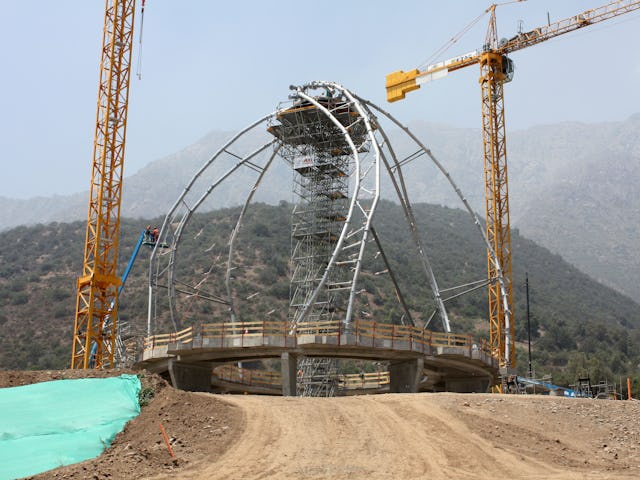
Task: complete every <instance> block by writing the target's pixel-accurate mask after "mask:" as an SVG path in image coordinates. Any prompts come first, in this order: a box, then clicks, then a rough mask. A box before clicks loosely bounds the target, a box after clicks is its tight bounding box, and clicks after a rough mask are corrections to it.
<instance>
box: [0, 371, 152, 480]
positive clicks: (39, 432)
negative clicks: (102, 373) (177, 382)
mask: <svg viewBox="0 0 640 480" xmlns="http://www.w3.org/2000/svg"><path fill="white" fill-rule="evenodd" d="M139 391H140V380H139V379H138V378H137V377H136V376H135V375H121V376H119V377H110V378H83V379H80V380H56V381H52V382H43V383H36V384H33V385H25V386H22V387H13V388H0V480H5V479H15V478H20V477H25V476H28V475H34V474H37V473H40V472H44V471H46V470H50V469H52V468H57V467H60V466H61V465H69V464H72V463H77V462H81V461H83V460H88V459H90V458H94V457H97V456H98V455H100V454H101V453H102V451H103V450H104V449H105V448H106V447H108V446H109V445H110V444H111V442H112V441H113V439H114V437H115V436H116V435H117V434H118V433H119V432H120V431H122V429H123V428H124V426H125V424H126V423H127V422H128V421H129V420H131V419H132V418H134V417H136V416H137V415H138V414H139V413H140V406H139V404H138V392H139Z"/></svg>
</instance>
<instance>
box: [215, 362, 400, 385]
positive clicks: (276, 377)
mask: <svg viewBox="0 0 640 480" xmlns="http://www.w3.org/2000/svg"><path fill="white" fill-rule="evenodd" d="M213 374H214V375H215V376H216V377H218V378H219V379H220V380H223V381H226V382H231V383H238V384H241V385H248V386H257V387H267V388H276V387H277V388H279V387H280V386H281V385H282V375H281V374H280V372H276V371H271V370H257V369H248V368H242V367H238V366H237V365H231V364H226V365H220V366H218V367H215V368H214V369H213ZM390 381H391V380H390V374H389V372H388V371H386V370H385V371H380V372H372V373H346V374H340V375H338V388H340V389H344V390H356V389H372V388H384V387H385V386H387V385H389V383H390Z"/></svg>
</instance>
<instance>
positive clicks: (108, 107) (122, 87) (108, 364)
mask: <svg viewBox="0 0 640 480" xmlns="http://www.w3.org/2000/svg"><path fill="white" fill-rule="evenodd" d="M134 11H135V0H106V2H105V21H104V31H103V39H102V57H101V61H100V80H99V86H98V106H97V114H96V129H95V135H94V143H93V161H92V168H91V186H90V192H89V211H88V220H87V230H86V235H85V247H84V264H83V270H82V275H81V276H80V277H79V278H78V279H77V298H76V314H75V322H74V332H73V351H72V355H71V368H76V369H77V368H112V367H113V363H114V349H115V348H114V346H115V342H116V330H117V323H118V287H119V285H120V283H121V281H120V278H119V277H118V276H117V275H116V266H117V262H118V240H119V234H120V201H121V195H122V174H123V161H124V149H125V140H126V130H127V110H128V99H129V77H130V71H131V50H132V44H133V22H134Z"/></svg>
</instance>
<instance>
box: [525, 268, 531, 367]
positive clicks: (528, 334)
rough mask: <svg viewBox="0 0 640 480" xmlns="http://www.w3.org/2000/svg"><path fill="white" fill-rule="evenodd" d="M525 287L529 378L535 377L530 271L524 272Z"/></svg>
mask: <svg viewBox="0 0 640 480" xmlns="http://www.w3.org/2000/svg"><path fill="white" fill-rule="evenodd" d="M524 287H525V291H526V292H527V339H528V343H529V378H533V371H532V369H531V319H530V317H529V273H528V272H525V274H524Z"/></svg>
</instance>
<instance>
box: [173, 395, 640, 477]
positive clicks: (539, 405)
mask: <svg viewBox="0 0 640 480" xmlns="http://www.w3.org/2000/svg"><path fill="white" fill-rule="evenodd" d="M216 398H218V399H220V398H222V399H223V401H224V402H228V403H230V404H232V405H234V406H236V407H238V408H239V409H240V410H241V411H242V412H243V415H244V425H245V426H244V431H243V432H242V433H241V435H240V437H239V440H238V441H237V442H236V443H234V444H233V445H231V446H230V448H229V449H228V450H227V451H226V453H224V454H223V455H222V456H220V457H218V458H211V459H210V461H209V462H206V463H203V464H200V465H198V468H194V469H187V470H186V471H183V472H181V474H180V477H181V478H185V479H193V480H200V479H235V478H237V479H280V478H282V479H284V478H295V479H342V478H348V479H350V480H355V479H367V480H375V479H385V480H388V479H413V478H428V479H467V478H468V479H471V478H474V479H484V478H492V479H585V478H588V479H606V478H629V479H631V478H636V479H637V478H639V477H640V457H639V456H638V453H639V447H640V435H639V431H638V429H639V428H640V427H638V420H639V419H640V407H639V406H638V404H630V403H628V402H613V401H595V400H575V399H573V400H571V399H562V398H549V397H533V396H530V397H506V396H492V395H455V394H417V395H378V396H360V397H348V398H334V399H317V398H277V397H257V396H235V397H234V396H226V397H216ZM630 428H633V429H635V430H630ZM166 478H169V477H166Z"/></svg>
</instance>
